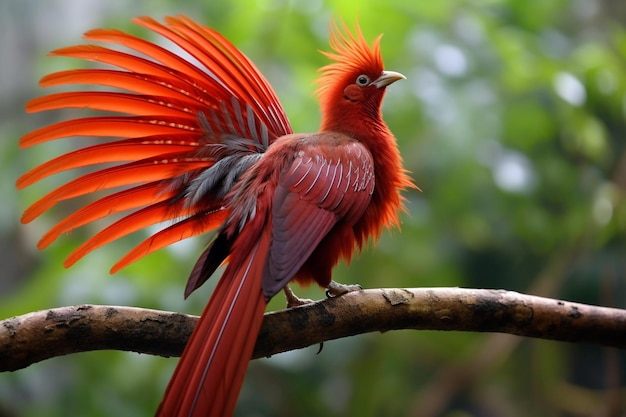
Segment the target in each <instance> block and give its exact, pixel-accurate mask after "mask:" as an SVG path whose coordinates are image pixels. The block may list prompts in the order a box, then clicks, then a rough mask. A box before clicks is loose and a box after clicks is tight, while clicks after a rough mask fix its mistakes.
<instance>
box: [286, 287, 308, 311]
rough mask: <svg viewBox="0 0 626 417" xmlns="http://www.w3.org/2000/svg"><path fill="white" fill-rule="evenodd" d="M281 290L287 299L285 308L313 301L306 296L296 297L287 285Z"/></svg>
mask: <svg viewBox="0 0 626 417" xmlns="http://www.w3.org/2000/svg"><path fill="white" fill-rule="evenodd" d="M283 291H284V293H285V298H286V299H287V308H292V307H299V306H304V305H307V304H312V303H314V302H315V301H313V300H310V299H308V298H300V297H298V296H297V295H296V294H295V293H294V292H293V291H292V289H291V288H290V287H289V286H286V287H285V288H283Z"/></svg>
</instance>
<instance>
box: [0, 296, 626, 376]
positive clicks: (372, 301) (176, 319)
mask: <svg viewBox="0 0 626 417" xmlns="http://www.w3.org/2000/svg"><path fill="white" fill-rule="evenodd" d="M196 321H197V317H193V316H187V315H184V314H179V313H170V312H164V311H156V310H147V309H139V308H131V307H113V306H95V305H82V306H73V307H62V308H56V309H51V310H46V311H38V312H34V313H29V314H25V315H23V316H19V317H13V318H10V319H6V320H3V321H2V322H0V371H14V370H17V369H21V368H25V367H27V366H29V365H31V364H33V363H35V362H38V361H41V360H44V359H48V358H51V357H55V356H61V355H66V354H69V353H75V352H83V351H89V350H102V349H117V350H126V351H133V352H141V353H149V354H155V355H161V356H178V355H180V353H181V352H182V350H183V347H184V345H185V343H186V341H187V338H188V337H189V335H190V334H191V331H192V329H193V326H194V325H195V323H196ZM397 329H420V330H461V331H474V332H502V333H510V334H515V335H519V336H527V337H537V338H543V339H553V340H562V341H570V342H579V343H593V344H599V345H604V346H613V347H618V348H626V310H619V309H612V308H606V307H596V306H590V305H585V304H577V303H571V302H567V301H560V300H554V299H550V298H542V297H535V296H530V295H524V294H519V293H515V292H511V291H496V290H474V289H461V288H418V289H376V290H365V291H359V292H354V293H349V294H346V295H344V296H342V297H339V298H336V299H328V300H323V301H320V302H316V303H313V304H310V305H306V306H302V307H297V308H292V309H288V310H281V311H277V312H273V313H268V314H266V315H265V320H264V322H263V327H262V328H261V332H260V334H259V338H258V340H257V344H256V348H255V351H254V357H255V358H258V357H263V356H270V355H273V354H276V353H280V352H285V351H288V350H293V349H298V348H302V347H306V346H310V345H314V344H318V343H321V342H323V341H327V340H332V339H337V338H341V337H346V336H352V335H355V334H360V333H367V332H372V331H388V330H397Z"/></svg>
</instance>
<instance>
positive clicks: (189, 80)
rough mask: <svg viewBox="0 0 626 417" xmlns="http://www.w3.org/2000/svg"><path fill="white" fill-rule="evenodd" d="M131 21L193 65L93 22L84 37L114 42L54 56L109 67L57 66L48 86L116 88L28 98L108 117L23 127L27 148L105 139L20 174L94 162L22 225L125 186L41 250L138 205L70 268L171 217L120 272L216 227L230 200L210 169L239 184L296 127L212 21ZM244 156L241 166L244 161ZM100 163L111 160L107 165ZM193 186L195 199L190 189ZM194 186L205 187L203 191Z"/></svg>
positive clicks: (33, 178) (39, 107)
mask: <svg viewBox="0 0 626 417" xmlns="http://www.w3.org/2000/svg"><path fill="white" fill-rule="evenodd" d="M134 22H135V23H137V24H138V25H140V26H143V27H145V28H147V29H150V30H151V31H153V32H155V33H157V34H159V35H161V36H162V37H164V38H166V39H168V40H169V41H171V42H172V43H173V44H175V45H176V46H177V47H179V48H181V49H183V50H184V51H185V52H187V53H188V54H189V55H190V56H192V57H193V58H194V59H195V60H196V63H192V62H190V61H188V60H185V59H183V58H181V57H180V56H178V55H176V54H175V53H173V52H170V51H168V50H167V49H165V48H164V47H162V46H159V45H157V44H154V43H151V42H149V41H146V40H143V39H140V38H138V37H136V36H133V35H130V34H127V33H124V32H121V31H118V30H110V29H96V30H91V31H89V32H87V33H86V34H85V39H87V40H90V41H97V42H104V43H107V44H108V45H111V46H113V47H115V48H116V49H113V48H109V47H104V46H97V45H78V46H72V47H68V48H62V49H58V50H56V51H53V52H52V53H51V55H54V56H65V57H74V58H79V59H83V60H88V61H94V62H97V63H100V64H106V65H109V66H112V68H109V69H77V70H70V71H62V72H57V73H54V74H50V75H47V76H45V77H44V78H43V79H42V80H41V86H42V87H53V86H63V85H75V84H88V85H96V86H102V87H106V88H107V89H109V90H107V91H103V90H102V88H99V89H98V91H72V92H62V93H55V94H50V95H47V96H44V97H40V98H36V99H34V100H32V101H30V102H29V103H28V104H27V106H26V109H27V110H28V111H29V112H40V111H48V110H57V109H67V108H89V109H92V110H96V111H100V112H105V114H104V115H101V116H93V115H89V116H88V117H84V118H77V119H71V120H67V121H63V122H59V123H55V124H52V125H50V126H45V127H42V128H40V129H37V130H35V131H33V132H31V133H28V134H26V135H24V136H23V137H22V138H21V140H20V146H21V147H24V148H25V147H29V146H33V145H36V144H39V143H43V142H48V141H53V140H58V139H62V138H68V137H76V136H93V137H97V138H106V140H107V141H106V142H104V143H97V144H94V143H93V142H91V143H89V144H88V145H87V146H83V147H81V148H80V149H77V150H76V151H73V152H70V153H67V154H64V155H61V156H58V157H56V158H54V159H52V160H50V161H48V162H46V163H43V164H42V165H40V166H38V167H36V168H34V169H32V170H31V171H29V172H28V173H26V174H24V175H23V176H22V177H21V178H20V179H19V180H18V181H17V186H18V188H23V187H26V186H29V185H31V184H33V183H35V182H37V181H40V180H42V179H44V178H46V177H48V176H50V175H53V174H56V173H59V172H62V171H66V170H70V169H76V168H83V167H93V168H92V172H91V173H87V174H84V175H82V176H80V177H79V178H77V179H75V180H73V181H71V182H69V183H68V184H65V185H63V186H61V187H59V188H57V189H55V190H53V191H51V192H50V193H48V194H47V195H46V196H44V197H42V198H41V199H40V200H39V201H37V202H35V203H34V204H33V205H32V206H31V207H29V208H28V209H27V210H26V211H25V213H24V215H23V217H22V221H23V222H30V221H32V220H33V219H35V218H36V217H38V216H40V215H41V214H42V213H44V212H45V211H46V210H48V209H50V208H52V207H54V206H55V205H56V204H57V203H59V202H60V201H63V200H66V199H70V198H74V197H77V196H81V195H85V194H89V193H93V192H95V191H100V190H107V189H112V188H117V187H125V188H124V189H122V190H121V191H114V192H110V193H109V195H106V196H104V197H101V198H99V199H98V200H97V201H94V202H93V203H91V204H88V205H87V206H85V207H84V208H82V209H79V210H78V211H76V212H75V213H73V214H71V215H69V216H68V217H67V218H65V219H64V220H62V221H61V222H60V223H59V224H58V225H57V226H55V227H54V228H53V229H51V230H50V231H49V232H48V233H47V234H46V235H45V236H44V237H43V238H42V240H41V241H40V243H39V247H40V248H43V247H45V246H47V245H49V244H50V243H52V242H53V241H54V240H56V239H57V238H58V237H59V236H60V235H61V234H62V233H66V232H70V231H71V230H73V229H74V228H77V227H80V226H83V225H85V224H87V223H90V222H92V221H95V220H98V219H101V218H104V217H106V216H108V215H110V214H113V213H119V212H121V211H131V212H130V214H128V215H127V216H125V217H123V218H121V219H120V220H118V221H116V222H114V223H113V224H111V225H110V226H109V227H107V228H106V229H105V230H103V231H102V232H100V233H98V234H96V235H94V236H93V237H92V238H91V239H89V240H88V241H87V242H85V243H84V244H83V245H82V246H81V247H80V248H78V249H77V250H76V251H74V252H73V253H72V254H71V255H70V257H69V258H68V260H67V261H66V265H71V264H73V263H74V262H76V261H77V260H78V259H80V258H81V257H82V256H84V255H85V254H87V253H88V252H90V251H91V250H93V249H95V248H97V247H99V246H102V245H104V244H106V243H109V242H111V241H113V240H115V239H118V238H120V237H123V236H125V235H127V234H129V233H132V232H134V231H136V230H139V229H141V228H144V227H148V226H151V225H155V224H158V223H161V222H163V221H167V220H171V221H173V222H174V223H173V224H172V225H171V226H170V227H168V228H166V229H164V230H163V231H161V232H158V233H157V234H155V235H154V236H152V237H150V238H148V239H147V240H146V241H144V242H143V243H142V244H140V245H139V246H138V247H137V248H135V249H134V250H133V251H132V252H131V253H130V254H129V255H127V256H126V257H124V258H123V259H122V260H121V261H120V262H118V263H117V264H116V265H115V267H114V270H118V269H120V268H122V267H124V266H126V265H127V264H129V263H131V262H133V261H135V260H137V259H139V258H141V257H142V256H144V255H146V254H148V253H150V252H152V251H154V250H156V249H158V248H160V247H163V246H166V245H168V244H170V243H173V242H176V241H178V240H181V239H185V238H187V237H190V236H194V235H197V234H199V233H203V232H206V231H208V230H211V229H214V228H215V227H217V226H219V224H220V223H221V222H222V221H223V220H224V219H225V217H226V215H227V214H228V213H227V212H226V210H225V209H224V208H223V204H222V203H223V201H222V199H223V196H224V191H225V190H223V189H219V190H217V189H214V188H215V187H214V188H211V187H208V186H203V184H199V182H201V181H203V180H204V179H209V178H211V184H219V183H220V182H221V181H220V179H219V178H221V177H225V178H227V179H228V181H229V183H232V182H233V179H234V178H235V177H236V176H237V175H239V174H240V172H242V171H243V170H245V168H246V167H247V166H249V164H251V163H252V162H253V159H251V158H247V156H249V155H250V154H251V153H258V152H263V151H264V150H265V149H266V148H267V146H269V144H270V143H272V141H273V140H275V139H276V138H277V137H280V136H283V135H285V134H288V133H291V132H292V130H291V127H290V125H289V121H288V120H287V117H286V115H285V113H284V111H283V108H282V106H281V104H280V102H279V101H278V99H277V97H276V95H275V93H274V91H273V90H272V88H271V86H270V85H269V83H268V82H267V80H266V79H265V78H264V77H263V75H261V73H260V72H259V70H258V69H257V68H256V67H255V66H254V64H252V62H250V60H249V59H248V58H247V57H246V56H245V55H243V54H242V53H241V52H240V51H239V50H237V48H235V47H234V46H233V45H232V44H230V43H229V42H228V41H227V40H226V39H225V38H224V37H222V36H221V35H220V34H218V33H217V32H215V31H214V30H213V29H209V28H206V27H203V26H201V25H198V24H197V23H195V22H193V21H192V20H190V19H188V18H186V17H184V16H180V17H168V18H166V19H165V23H159V22H157V21H155V20H153V19H151V18H148V17H140V18H137V19H134ZM139 54H140V55H139ZM107 113H108V114H107ZM83 140H84V139H83ZM100 141H102V139H100ZM239 156H241V158H240V157H239ZM224 157H229V158H230V160H231V163H230V164H229V165H228V167H230V168H233V170H236V171H235V172H234V173H233V171H230V172H227V171H225V169H224V166H226V164H217V162H219V161H220V160H221V159H223V158H224ZM233 160H234V162H233ZM238 160H241V161H242V162H243V163H242V164H239V165H238V164H237V163H236V162H237V161H238ZM99 164H108V165H107V167H106V168H101V167H98V166H97V165H99ZM218 165H219V166H218ZM212 169H213V170H212ZM201 174H202V175H201ZM215 176H217V177H215ZM198 178H199V180H196V181H195V182H194V179H198ZM190 184H193V185H192V189H193V197H194V199H193V201H192V202H190V201H188V199H187V198H186V197H187V196H188V194H189V192H188V190H187V188H188V187H189V186H190ZM197 190H201V191H202V193H201V194H200V195H199V194H198V191H197Z"/></svg>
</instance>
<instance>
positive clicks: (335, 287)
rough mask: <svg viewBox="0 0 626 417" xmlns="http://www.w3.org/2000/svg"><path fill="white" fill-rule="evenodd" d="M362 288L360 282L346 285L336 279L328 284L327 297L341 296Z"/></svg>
mask: <svg viewBox="0 0 626 417" xmlns="http://www.w3.org/2000/svg"><path fill="white" fill-rule="evenodd" d="M362 289H363V287H361V286H360V285H359V284H353V285H346V284H340V283H338V282H336V281H330V284H328V287H326V297H328V298H333V297H339V296H340V295H344V294H346V293H349V292H352V291H360V290H362Z"/></svg>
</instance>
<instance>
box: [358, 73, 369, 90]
mask: <svg viewBox="0 0 626 417" xmlns="http://www.w3.org/2000/svg"><path fill="white" fill-rule="evenodd" d="M369 83H370V77H368V76H367V75H365V74H363V75H359V76H358V77H356V85H358V86H361V87H365V86H366V85H368V84H369Z"/></svg>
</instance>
